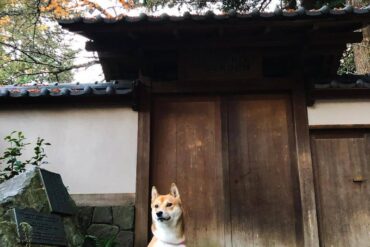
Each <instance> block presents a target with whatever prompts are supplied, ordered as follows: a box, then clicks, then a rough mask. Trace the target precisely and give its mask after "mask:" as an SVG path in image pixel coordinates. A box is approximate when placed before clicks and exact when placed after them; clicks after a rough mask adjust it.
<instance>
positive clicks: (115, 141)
mask: <svg viewBox="0 0 370 247" xmlns="http://www.w3.org/2000/svg"><path fill="white" fill-rule="evenodd" d="M0 119H1V121H0V138H3V137H4V136H5V135H7V134H9V133H10V132H11V131H13V130H21V131H23V132H24V134H25V136H26V137H27V139H28V140H30V141H31V140H32V141H33V140H36V138H37V137H38V136H40V137H43V138H45V139H46V140H47V141H48V142H50V143H51V144H52V146H50V147H47V151H46V153H47V155H48V158H47V160H48V161H49V162H50V163H49V164H46V165H45V166H44V167H45V168H46V169H48V170H51V171H54V172H57V173H60V174H61V175H62V178H63V181H64V183H65V185H66V186H68V188H69V192H70V193H72V194H102V193H134V192H135V183H136V153H137V151H136V149H137V112H134V111H133V110H132V109H131V108H129V107H117V106H116V107H108V106H104V107H102V106H100V107H96V106H95V107H89V108H86V107H85V108H71V107H64V108H61V107H54V108H45V107H40V106H35V107H34V108H25V109H20V108H16V109H14V108H11V109H4V107H2V109H0ZM4 145H5V142H3V141H2V140H0V152H1V153H2V151H3V150H4V148H5V147H4ZM31 149H32V148H31V147H30V148H29V151H30V150H31ZM27 154H28V155H27ZM29 154H30V152H27V153H26V155H25V156H27V157H30V156H29Z"/></svg>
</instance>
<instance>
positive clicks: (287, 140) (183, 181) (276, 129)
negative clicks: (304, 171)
mask: <svg viewBox="0 0 370 247" xmlns="http://www.w3.org/2000/svg"><path fill="white" fill-rule="evenodd" d="M152 116H153V121H152V130H151V132H152V139H151V140H152V143H151V145H152V146H151V154H152V156H151V171H150V174H151V184H153V185H156V186H157V187H158V189H159V190H160V192H162V193H167V192H168V190H169V185H170V183H171V182H173V181H175V182H176V183H177V185H178V187H179V189H180V194H181V196H182V199H183V202H184V207H185V216H186V218H185V221H186V223H185V224H186V235H187V239H188V244H187V245H188V246H189V247H225V246H234V247H248V246H251V247H252V246H253V247H254V246H266V247H267V246H268V247H270V246H271V247H274V246H297V238H298V237H297V236H299V234H300V227H299V226H300V223H301V222H300V215H299V213H297V212H299V211H300V207H299V196H298V189H297V185H298V184H297V181H298V179H297V177H296V171H295V170H296V157H295V151H294V148H293V147H294V131H293V128H292V126H293V124H292V117H291V103H290V97H289V96H288V95H247V96H235V97H227V96H225V97H221V96H212V97H176V98H172V97H160V98H156V99H155V100H154V104H153V115H152Z"/></svg>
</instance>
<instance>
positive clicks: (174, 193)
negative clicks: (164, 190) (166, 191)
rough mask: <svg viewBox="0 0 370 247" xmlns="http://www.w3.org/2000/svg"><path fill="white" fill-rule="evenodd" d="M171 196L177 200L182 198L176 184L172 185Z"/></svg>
mask: <svg viewBox="0 0 370 247" xmlns="http://www.w3.org/2000/svg"><path fill="white" fill-rule="evenodd" d="M170 194H171V195H172V196H173V197H175V198H180V193H179V189H178V188H177V186H176V184H175V183H172V184H171V190H170Z"/></svg>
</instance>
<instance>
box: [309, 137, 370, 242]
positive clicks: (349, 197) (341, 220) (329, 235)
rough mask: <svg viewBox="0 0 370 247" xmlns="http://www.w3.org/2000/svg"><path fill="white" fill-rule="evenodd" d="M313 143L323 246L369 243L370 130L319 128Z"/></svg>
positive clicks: (312, 139) (312, 140)
mask: <svg viewBox="0 0 370 247" xmlns="http://www.w3.org/2000/svg"><path fill="white" fill-rule="evenodd" d="M311 146H312V152H313V158H314V159H313V162H314V171H315V187H316V194H317V201H318V204H319V205H318V211H319V226H320V227H319V228H320V239H321V243H322V246H335V247H352V246H356V247H369V246H370V186H369V182H368V179H369V178H370V163H369V161H370V160H369V153H370V145H369V141H368V134H366V132H364V131H361V130H353V131H349V130H337V131H334V130H328V131H316V132H313V135H312V138H311ZM354 180H357V182H356V181H355V182H354ZM361 180H363V181H362V182H361Z"/></svg>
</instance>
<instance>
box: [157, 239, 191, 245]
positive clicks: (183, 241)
mask: <svg viewBox="0 0 370 247" xmlns="http://www.w3.org/2000/svg"><path fill="white" fill-rule="evenodd" d="M158 240H159V241H161V242H162V243H164V244H168V245H173V246H178V245H185V242H186V241H185V239H184V240H182V241H181V242H179V243H170V242H166V241H163V240H160V239H158Z"/></svg>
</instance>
